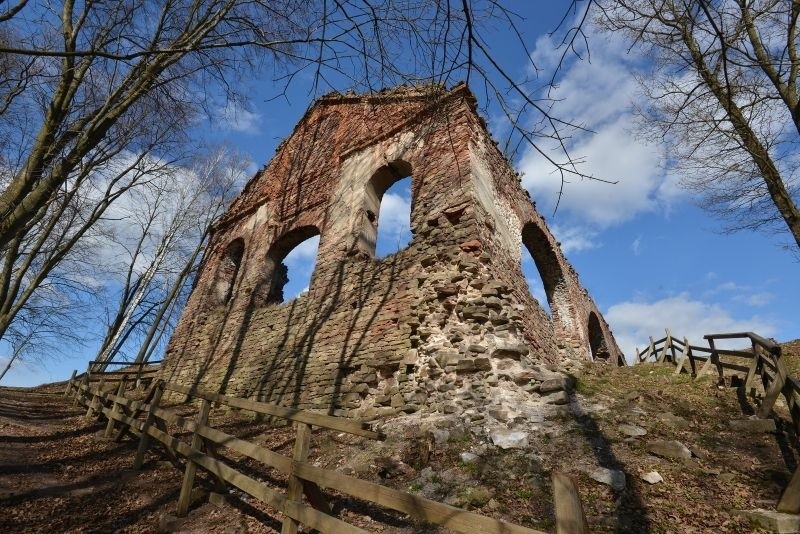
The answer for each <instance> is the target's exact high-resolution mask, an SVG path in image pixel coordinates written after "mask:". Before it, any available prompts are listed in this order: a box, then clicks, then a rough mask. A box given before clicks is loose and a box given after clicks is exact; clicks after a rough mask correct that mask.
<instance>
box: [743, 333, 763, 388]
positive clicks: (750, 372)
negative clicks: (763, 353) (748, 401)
mask: <svg viewBox="0 0 800 534" xmlns="http://www.w3.org/2000/svg"><path fill="white" fill-rule="evenodd" d="M752 347H753V361H751V362H750V366H749V367H748V368H747V376H746V377H745V379H744V394H745V395H747V392H748V391H749V390H750V388H751V387H752V384H753V379H754V378H755V376H756V372H757V371H758V368H759V364H760V363H761V357H760V356H759V354H758V345H756V342H755V341H753V342H752Z"/></svg>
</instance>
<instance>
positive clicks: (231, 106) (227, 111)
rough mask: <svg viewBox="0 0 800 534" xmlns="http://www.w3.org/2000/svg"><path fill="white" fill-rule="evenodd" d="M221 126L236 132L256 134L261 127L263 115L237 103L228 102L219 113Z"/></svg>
mask: <svg viewBox="0 0 800 534" xmlns="http://www.w3.org/2000/svg"><path fill="white" fill-rule="evenodd" d="M217 118H218V120H219V122H220V125H221V126H222V127H223V128H225V129H226V130H231V131H234V132H240V133H246V134H256V133H258V132H259V126H260V125H261V115H260V114H259V113H253V112H252V111H248V110H246V109H245V108H243V107H242V106H241V105H239V104H237V103H236V102H228V103H227V104H226V105H225V106H223V107H222V108H220V109H219V111H218V112H217Z"/></svg>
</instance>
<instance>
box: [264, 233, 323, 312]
mask: <svg viewBox="0 0 800 534" xmlns="http://www.w3.org/2000/svg"><path fill="white" fill-rule="evenodd" d="M318 249H319V231H318V230H317V229H316V228H314V227H304V228H299V229H297V230H293V231H291V232H289V233H288V234H286V235H284V236H283V237H281V238H280V239H279V240H278V241H277V242H275V244H274V245H273V246H272V248H271V249H270V252H269V253H268V255H267V256H268V263H269V264H270V267H271V268H270V271H271V273H270V280H269V289H268V292H267V295H266V298H265V302H266V303H267V304H280V303H283V302H288V301H290V300H293V299H295V298H297V297H299V296H300V295H302V294H303V293H305V292H307V291H308V288H309V285H310V284H311V277H312V276H313V274H314V268H315V267H316V263H317V251H318Z"/></svg>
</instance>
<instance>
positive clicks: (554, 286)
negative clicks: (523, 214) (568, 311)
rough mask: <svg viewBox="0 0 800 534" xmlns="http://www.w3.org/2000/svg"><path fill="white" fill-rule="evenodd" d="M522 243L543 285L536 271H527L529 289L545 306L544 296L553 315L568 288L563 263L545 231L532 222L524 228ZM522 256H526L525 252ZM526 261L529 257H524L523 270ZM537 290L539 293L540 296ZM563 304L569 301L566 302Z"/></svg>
mask: <svg viewBox="0 0 800 534" xmlns="http://www.w3.org/2000/svg"><path fill="white" fill-rule="evenodd" d="M522 245H523V247H524V248H526V249H527V250H528V254H529V257H530V258H532V259H533V265H535V267H536V270H537V271H538V272H539V277H538V278H540V279H541V285H539V284H538V283H537V280H536V278H537V277H536V276H535V274H534V273H529V272H525V278H526V280H528V289H529V290H530V291H531V294H532V295H533V296H534V298H536V299H537V300H538V301H539V302H540V303H541V304H542V306H544V302H542V300H541V297H542V296H544V300H545V301H546V302H547V308H548V311H549V312H550V313H551V315H552V314H554V313H557V310H558V309H559V304H562V303H560V302H559V299H560V297H561V295H560V293H561V292H562V290H564V289H566V280H565V279H564V273H563V272H562V271H561V264H560V263H559V262H558V256H556V252H555V250H553V247H552V245H551V244H550V241H549V240H548V239H547V236H546V235H545V233H544V231H542V229H541V228H539V227H538V226H537V225H536V224H534V223H532V222H529V223H527V224H526V225H525V226H524V227H523V228H522ZM522 256H523V258H525V254H524V252H523V255H522ZM526 261H527V259H524V260H523V262H522V267H523V271H524V270H525V266H526ZM528 265H530V263H528ZM532 270H533V269H530V267H529V268H528V271H532ZM537 291H538V293H539V294H538V296H537ZM542 292H543V295H542ZM563 304H568V303H566V302H564V303H563ZM561 319H562V320H563V319H565V317H561Z"/></svg>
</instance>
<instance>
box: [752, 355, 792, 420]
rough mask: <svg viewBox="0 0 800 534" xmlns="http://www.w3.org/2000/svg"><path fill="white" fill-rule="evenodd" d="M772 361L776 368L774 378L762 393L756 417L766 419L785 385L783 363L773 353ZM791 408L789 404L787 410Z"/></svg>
mask: <svg viewBox="0 0 800 534" xmlns="http://www.w3.org/2000/svg"><path fill="white" fill-rule="evenodd" d="M773 361H774V362H775V368H776V371H775V380H774V381H773V382H772V384H770V385H769V388H767V392H766V394H765V395H764V400H763V401H761V406H759V408H758V417H759V418H761V419H766V418H767V417H769V414H770V413H771V412H772V407H773V406H774V405H775V401H776V400H778V397H779V396H780V394H781V392H782V391H783V387H784V386H785V385H786V377H787V372H786V366H785V365H783V362H782V361H781V360H780V358H775V357H774V355H773ZM765 376H766V373H765ZM791 408H792V407H791V405H790V406H789V410H791Z"/></svg>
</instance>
